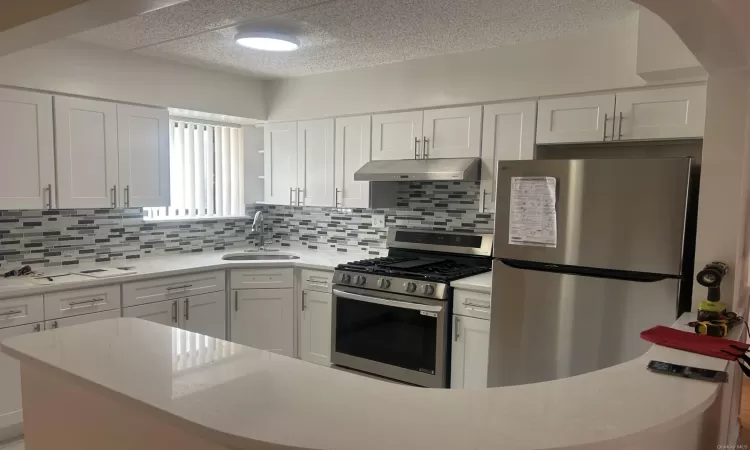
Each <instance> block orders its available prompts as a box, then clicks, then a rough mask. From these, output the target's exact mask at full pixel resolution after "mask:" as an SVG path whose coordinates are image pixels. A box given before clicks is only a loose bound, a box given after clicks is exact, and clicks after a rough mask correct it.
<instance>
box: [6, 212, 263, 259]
mask: <svg viewBox="0 0 750 450" xmlns="http://www.w3.org/2000/svg"><path fill="white" fill-rule="evenodd" d="M251 224H252V218H248V219H247V220H218V219H205V220H196V221H190V222H146V221H144V220H143V212H142V210H141V209H140V208H128V209H91V210H69V209H66V210H51V211H47V210H44V211H2V212H0V269H2V270H10V269H14V268H17V267H19V266H21V265H25V264H29V265H31V266H32V267H33V268H40V267H45V266H46V267H49V266H66V265H76V264H83V263H91V262H105V261H112V260H127V259H137V258H142V257H146V256H156V255H164V254H175V253H190V252H201V251H214V250H224V249H225V248H227V247H230V246H233V245H248V244H252V243H253V242H254V240H255V237H254V236H253V235H252V234H250V225H251Z"/></svg>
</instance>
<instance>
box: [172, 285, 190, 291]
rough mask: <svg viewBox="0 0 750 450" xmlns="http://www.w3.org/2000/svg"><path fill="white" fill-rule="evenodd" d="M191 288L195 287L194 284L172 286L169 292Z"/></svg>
mask: <svg viewBox="0 0 750 450" xmlns="http://www.w3.org/2000/svg"><path fill="white" fill-rule="evenodd" d="M189 287H193V285H192V284H184V285H182V286H170V287H168V288H167V290H168V291H173V290H175V289H187V288H189Z"/></svg>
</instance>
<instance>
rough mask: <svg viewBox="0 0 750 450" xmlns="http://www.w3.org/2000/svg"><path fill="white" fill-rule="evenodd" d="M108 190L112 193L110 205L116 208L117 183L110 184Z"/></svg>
mask: <svg viewBox="0 0 750 450" xmlns="http://www.w3.org/2000/svg"><path fill="white" fill-rule="evenodd" d="M109 192H110V193H111V194H112V207H113V208H117V185H114V186H112V189H110V190H109Z"/></svg>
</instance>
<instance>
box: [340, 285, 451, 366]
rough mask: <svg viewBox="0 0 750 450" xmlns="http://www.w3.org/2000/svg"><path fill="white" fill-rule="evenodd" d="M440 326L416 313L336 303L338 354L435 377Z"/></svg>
mask: <svg viewBox="0 0 750 450" xmlns="http://www.w3.org/2000/svg"><path fill="white" fill-rule="evenodd" d="M437 326H438V325H437V318H435V317H430V316H426V315H423V314H421V313H420V311H415V310H413V309H401V308H396V307H393V306H385V305H378V304H374V303H367V302H361V301H357V300H351V299H348V298H342V297H338V298H337V301H336V336H335V339H336V351H337V352H339V353H345V354H347V355H351V356H356V357H359V358H364V359H369V360H371V361H377V362H380V363H384V364H390V365H392V366H397V367H401V368H404V369H411V370H416V371H419V372H424V373H431V374H434V373H435V355H436V346H435V345H436V339H437Z"/></svg>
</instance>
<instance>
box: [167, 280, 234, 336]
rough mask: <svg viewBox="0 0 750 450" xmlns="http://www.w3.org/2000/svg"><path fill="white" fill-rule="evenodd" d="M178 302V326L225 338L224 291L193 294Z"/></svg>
mask: <svg viewBox="0 0 750 450" xmlns="http://www.w3.org/2000/svg"><path fill="white" fill-rule="evenodd" d="M178 302H179V304H178V309H179V314H178V315H179V316H180V318H181V319H180V321H181V325H180V328H184V329H186V330H188V331H192V332H194V333H200V334H205V335H206V336H211V337H215V338H219V339H226V337H227V331H226V321H227V299H226V295H225V293H224V291H221V292H212V293H210V294H201V295H194V296H192V297H187V298H185V299H182V300H178Z"/></svg>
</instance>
